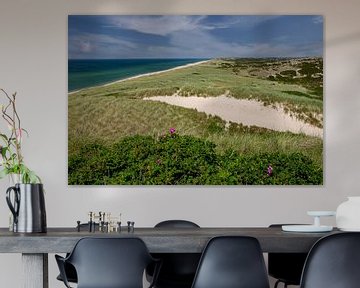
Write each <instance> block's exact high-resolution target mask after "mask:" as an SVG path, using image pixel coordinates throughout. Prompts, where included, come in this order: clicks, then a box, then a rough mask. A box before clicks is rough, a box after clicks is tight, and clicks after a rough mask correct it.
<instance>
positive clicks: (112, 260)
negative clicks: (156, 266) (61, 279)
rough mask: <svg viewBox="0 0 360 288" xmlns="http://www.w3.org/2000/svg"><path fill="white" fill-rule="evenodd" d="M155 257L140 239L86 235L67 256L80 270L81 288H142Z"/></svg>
mask: <svg viewBox="0 0 360 288" xmlns="http://www.w3.org/2000/svg"><path fill="white" fill-rule="evenodd" d="M152 260H153V259H152V257H151V256H150V254H149V251H148V249H147V247H146V245H145V243H144V242H143V241H142V240H141V239H139V238H82V239H80V240H79V241H78V242H77V244H76V245H75V247H74V249H73V251H72V252H71V254H70V255H69V257H68V259H67V261H68V262H69V263H71V264H72V265H73V266H74V267H75V269H76V272H77V277H78V286H77V287H78V288H82V287H86V288H89V287H101V288H115V287H116V288H130V287H131V288H142V287H143V282H142V281H143V273H144V270H145V268H146V267H147V266H148V265H149V264H150V263H151V262H152Z"/></svg>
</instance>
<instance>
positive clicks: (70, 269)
mask: <svg viewBox="0 0 360 288" xmlns="http://www.w3.org/2000/svg"><path fill="white" fill-rule="evenodd" d="M80 229H81V230H83V229H86V230H88V229H89V224H88V223H82V224H80ZM95 229H99V224H98V223H95ZM68 256H69V253H67V254H66V257H68ZM64 266H65V274H66V277H67V280H68V282H71V283H77V275H76V270H75V268H74V266H73V265H71V264H70V263H67V262H65V263H64ZM56 279H57V280H59V281H62V282H64V281H63V279H62V277H61V274H59V275H58V276H57V277H56Z"/></svg>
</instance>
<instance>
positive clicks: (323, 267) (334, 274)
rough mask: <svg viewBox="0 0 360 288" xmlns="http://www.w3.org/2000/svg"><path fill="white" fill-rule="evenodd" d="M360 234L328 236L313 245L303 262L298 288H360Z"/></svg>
mask: <svg viewBox="0 0 360 288" xmlns="http://www.w3.org/2000/svg"><path fill="white" fill-rule="evenodd" d="M359 267H360V233H358V232H348V233H338V234H332V235H330V236H326V237H323V238H321V239H320V240H319V241H318V242H316V243H315V244H314V246H313V247H312V248H311V250H310V252H309V256H308V258H307V259H306V262H305V267H304V271H303V275H302V278H301V285H300V287H301V288H358V287H360V271H359Z"/></svg>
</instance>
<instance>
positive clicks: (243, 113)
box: [143, 94, 323, 138]
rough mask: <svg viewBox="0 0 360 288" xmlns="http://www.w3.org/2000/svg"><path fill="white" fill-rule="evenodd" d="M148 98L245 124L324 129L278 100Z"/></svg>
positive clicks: (318, 134)
mask: <svg viewBox="0 0 360 288" xmlns="http://www.w3.org/2000/svg"><path fill="white" fill-rule="evenodd" d="M143 99H144V100H147V101H160V102H164V103H167V104H170V105H175V106H180V107H185V108H191V109H196V110H197V111H199V112H205V113H206V114H208V115H215V116H219V117H220V118H221V119H223V120H225V121H226V122H230V121H231V122H234V123H238V124H240V123H241V124H243V125H247V126H258V127H263V128H267V129H271V130H275V131H282V132H285V131H290V132H292V133H296V134H300V133H304V134H306V135H309V136H315V137H320V138H322V137H323V129H321V128H318V127H316V126H313V125H310V124H308V123H305V122H303V121H301V120H299V119H297V118H296V117H292V116H290V115H289V114H288V113H286V112H285V110H284V109H283V107H282V106H281V104H277V105H276V106H275V108H274V107H272V106H264V104H263V103H262V102H260V101H256V100H248V99H236V98H233V97H229V96H228V95H227V94H224V95H220V96H217V97H198V96H188V97H183V96H179V95H177V94H174V95H172V96H154V97H148V98H143Z"/></svg>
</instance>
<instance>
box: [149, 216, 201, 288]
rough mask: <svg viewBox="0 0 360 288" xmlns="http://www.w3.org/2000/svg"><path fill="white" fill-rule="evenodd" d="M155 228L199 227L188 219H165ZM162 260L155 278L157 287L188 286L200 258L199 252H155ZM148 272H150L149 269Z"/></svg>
mask: <svg viewBox="0 0 360 288" xmlns="http://www.w3.org/2000/svg"><path fill="white" fill-rule="evenodd" d="M155 228H160V229H161V228H171V229H176V228H200V226H199V225H197V224H196V223H194V222H191V221H188V220H166V221H162V222H159V223H158V224H156V225H155ZM155 255H156V258H159V259H161V260H162V267H161V270H160V273H159V276H158V279H157V285H156V286H157V287H190V286H191V284H192V282H193V279H194V276H195V273H196V269H197V266H198V264H199V260H200V256H201V254H200V253H161V254H155ZM149 274H151V272H150V271H149Z"/></svg>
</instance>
